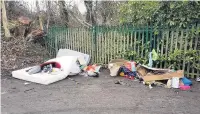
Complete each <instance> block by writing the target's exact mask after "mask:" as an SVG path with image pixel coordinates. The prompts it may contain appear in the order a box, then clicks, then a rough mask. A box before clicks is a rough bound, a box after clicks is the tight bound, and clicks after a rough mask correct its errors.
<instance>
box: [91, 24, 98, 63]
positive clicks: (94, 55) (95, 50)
mask: <svg viewBox="0 0 200 114" xmlns="http://www.w3.org/2000/svg"><path fill="white" fill-rule="evenodd" d="M96 29H97V27H96V26H93V27H92V37H93V38H92V39H93V49H94V50H93V57H94V58H93V62H96V61H95V60H96V56H97V33H96V32H97V30H96Z"/></svg>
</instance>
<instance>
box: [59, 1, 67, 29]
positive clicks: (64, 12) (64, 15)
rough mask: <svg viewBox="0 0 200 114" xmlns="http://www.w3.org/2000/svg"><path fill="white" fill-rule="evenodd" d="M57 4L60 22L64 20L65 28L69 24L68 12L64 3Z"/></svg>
mask: <svg viewBox="0 0 200 114" xmlns="http://www.w3.org/2000/svg"><path fill="white" fill-rule="evenodd" d="M58 4H59V8H60V16H61V20H64V23H65V25H66V26H68V23H69V14H68V10H67V7H66V6H65V4H66V3H65V1H58Z"/></svg>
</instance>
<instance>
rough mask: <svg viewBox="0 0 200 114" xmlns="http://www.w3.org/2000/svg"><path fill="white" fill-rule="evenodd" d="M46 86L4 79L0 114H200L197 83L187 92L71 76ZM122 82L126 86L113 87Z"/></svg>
mask: <svg viewBox="0 0 200 114" xmlns="http://www.w3.org/2000/svg"><path fill="white" fill-rule="evenodd" d="M71 78H72V79H73V80H71V79H65V80H62V81H59V82H56V83H54V84H51V85H48V86H45V85H40V84H35V83H30V84H28V85H25V84H24V83H25V82H26V81H23V80H18V79H14V78H12V77H10V76H3V75H2V80H1V108H2V114H68V113H69V114H199V113H200V83H198V82H195V81H193V83H194V85H193V86H192V89H191V90H190V91H180V90H179V89H166V88H163V87H154V88H153V89H151V90H150V89H149V88H148V86H144V85H143V84H141V83H139V82H138V81H131V80H127V79H124V78H123V77H110V76H109V74H108V72H107V71H103V72H102V73H101V75H100V77H99V78H91V77H84V76H74V77H71ZM116 80H121V81H123V82H124V83H125V84H124V85H120V84H115V81H116Z"/></svg>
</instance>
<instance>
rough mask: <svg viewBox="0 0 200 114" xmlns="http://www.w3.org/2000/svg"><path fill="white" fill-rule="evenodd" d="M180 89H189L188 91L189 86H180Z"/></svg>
mask: <svg viewBox="0 0 200 114" xmlns="http://www.w3.org/2000/svg"><path fill="white" fill-rule="evenodd" d="M180 89H181V90H189V89H190V86H187V85H181V86H180Z"/></svg>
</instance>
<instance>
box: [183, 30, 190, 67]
mask: <svg viewBox="0 0 200 114" xmlns="http://www.w3.org/2000/svg"><path fill="white" fill-rule="evenodd" d="M188 32H189V30H188V28H187V29H186V36H185V41H184V44H185V45H184V55H183V56H184V59H183V70H184V71H185V53H186V50H187V47H188ZM182 45H183V44H182Z"/></svg>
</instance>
